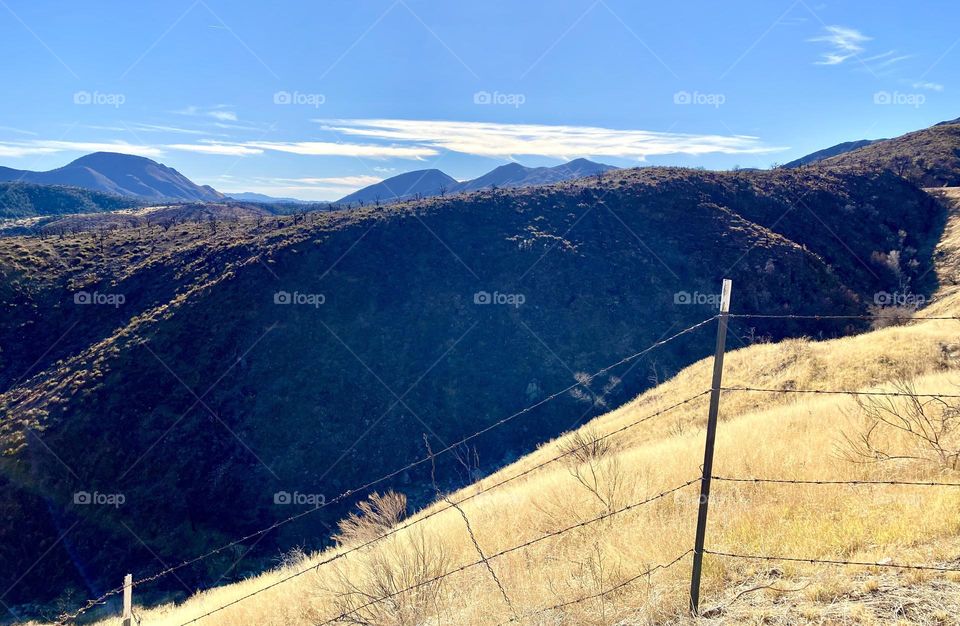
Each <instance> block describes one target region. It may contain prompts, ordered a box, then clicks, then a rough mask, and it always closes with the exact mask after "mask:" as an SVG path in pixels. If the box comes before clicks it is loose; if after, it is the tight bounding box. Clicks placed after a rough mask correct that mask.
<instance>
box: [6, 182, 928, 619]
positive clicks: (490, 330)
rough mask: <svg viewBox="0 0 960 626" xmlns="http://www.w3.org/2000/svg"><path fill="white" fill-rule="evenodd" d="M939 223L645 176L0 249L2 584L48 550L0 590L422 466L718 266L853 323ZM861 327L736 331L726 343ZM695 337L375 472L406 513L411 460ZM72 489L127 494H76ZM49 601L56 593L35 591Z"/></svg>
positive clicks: (611, 402) (816, 196)
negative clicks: (101, 497) (403, 500)
mask: <svg viewBox="0 0 960 626" xmlns="http://www.w3.org/2000/svg"><path fill="white" fill-rule="evenodd" d="M798 199H799V200H798ZM942 227H943V209H942V208H941V206H940V205H939V204H938V203H937V202H935V201H934V200H933V199H932V198H931V197H930V196H928V195H927V194H925V193H924V192H923V191H921V190H920V189H917V188H916V187H915V186H914V185H912V184H911V183H909V182H908V181H906V180H904V179H903V178H901V177H898V176H896V175H894V174H892V173H890V172H886V171H879V172H875V171H868V170H863V171H854V170H852V169H851V168H841V169H840V170H836V171H835V170H833V169H830V168H821V169H817V168H804V169H801V170H776V171H773V172H702V171H695V170H686V169H675V168H645V169H640V170H618V171H614V172H610V173H608V174H607V175H605V176H604V177H603V178H602V179H599V178H597V177H590V178H582V179H579V180H576V181H573V182H564V183H558V184H555V185H552V186H543V187H524V188H518V189H508V190H504V191H499V192H497V193H493V192H478V193H471V194H464V195H457V196H454V197H447V198H428V199H425V200H422V201H417V202H405V203H398V204H394V205H390V206H385V207H373V206H369V205H368V206H366V207H364V208H361V209H351V210H347V211H331V212H315V213H308V214H303V215H293V216H289V217H281V218H274V219H270V220H264V221H259V222H258V221H256V220H247V221H240V222H236V223H230V224H219V225H218V226H217V227H216V228H212V227H211V226H210V225H209V224H208V223H207V222H203V221H201V222H200V223H197V222H180V223H177V224H175V225H171V226H169V227H168V228H164V227H163V226H162V225H155V226H153V227H151V228H145V229H132V228H131V229H119V230H116V231H110V232H107V233H102V234H100V233H98V234H92V233H78V234H68V235H66V236H65V237H63V238H62V239H61V238H46V239H37V238H23V237H13V238H7V239H3V240H0V300H2V302H3V303H5V304H6V305H7V306H8V314H7V315H5V316H4V317H3V318H2V319H0V346H3V351H2V352H0V389H2V390H3V392H2V395H0V410H2V415H3V419H2V421H0V442H2V444H3V448H4V451H5V454H4V456H3V457H2V459H0V481H2V482H0V504H2V506H3V509H4V511H5V519H7V520H8V521H7V523H6V524H5V525H4V526H3V528H2V529H0V533H2V535H3V541H0V545H2V546H5V553H4V554H0V558H2V559H4V561H5V562H7V563H10V564H11V567H10V568H5V569H4V572H14V571H17V572H19V571H24V570H25V569H27V567H26V566H27V565H28V564H29V563H32V562H35V561H37V558H38V557H39V556H40V552H41V551H43V550H46V549H47V548H49V555H48V558H45V559H43V560H42V561H41V562H40V564H39V565H37V566H36V567H34V568H33V569H31V570H29V571H28V573H27V574H26V575H25V576H24V578H23V579H22V580H21V581H20V583H19V584H18V585H17V587H16V590H15V593H12V594H11V596H10V597H8V598H7V600H8V601H9V602H13V603H24V602H28V601H32V602H37V601H43V602H60V603H61V604H63V603H69V598H72V597H76V596H86V595H88V594H89V593H91V592H96V591H98V590H102V589H103V588H104V587H105V586H107V585H112V584H113V583H114V581H113V580H112V578H111V576H115V572H116V571H117V570H118V568H128V567H129V568H134V567H136V568H137V569H138V571H140V569H141V568H143V564H144V563H148V564H149V563H153V562H155V561H154V559H155V558H159V559H161V560H162V561H164V562H172V561H179V560H181V559H184V558H189V557H191V556H194V555H196V554H200V553H202V552H204V551H206V550H207V549H209V548H210V547H212V546H213V545H216V544H218V543H221V542H223V541H224V539H229V538H233V537H237V536H242V535H244V534H245V533H247V532H249V531H251V530H253V529H256V528H261V527H263V526H265V525H269V524H270V523H271V522H272V521H275V520H276V519H278V518H281V517H286V516H287V515H289V514H291V513H293V512H295V511H296V510H300V509H298V508H296V507H293V508H291V507H290V506H289V505H284V504H283V503H281V504H277V502H276V499H275V498H276V494H278V493H281V492H285V493H290V494H313V495H314V496H316V495H317V494H324V495H326V496H330V495H332V494H338V493H340V492H342V491H344V490H346V489H348V488H351V487H353V486H355V485H357V484H362V483H364V482H365V481H367V480H369V479H371V478H373V477H375V476H379V475H381V474H383V473H385V472H387V471H389V470H391V469H394V468H395V467H396V466H397V465H398V464H402V463H404V462H407V461H410V460H411V459H415V458H420V457H421V456H422V455H423V454H424V452H425V445H430V446H432V447H433V448H442V447H443V446H444V444H445V442H450V441H455V440H456V439H457V438H458V437H461V436H462V435H463V434H464V433H466V432H472V431H475V430H477V429H478V428H482V427H483V426H484V425H488V424H492V423H493V422H495V421H496V420H498V419H500V418H502V417H503V416H504V415H509V414H511V413H513V412H515V411H517V410H519V409H520V408H522V407H524V406H527V405H529V404H532V403H535V402H537V401H538V400H539V399H542V398H544V397H546V396H547V395H549V394H550V393H552V392H553V391H555V390H557V389H562V388H564V387H566V386H568V385H570V384H571V383H572V382H574V381H576V380H578V377H580V376H582V372H588V371H595V370H596V369H597V368H599V367H601V366H604V365H607V364H609V363H611V362H614V361H616V360H617V359H619V358H622V357H623V355H624V354H627V353H631V352H635V351H636V350H639V349H640V348H642V347H644V346H647V345H649V344H651V343H653V342H655V341H657V340H658V339H660V338H662V337H664V336H667V335H669V334H670V333H671V332H676V330H679V329H680V328H683V327H685V326H687V325H690V324H692V323H695V322H697V321H699V320H702V319H704V318H705V317H708V316H709V315H711V314H712V310H711V308H710V306H709V303H710V302H711V299H710V294H713V293H714V290H715V289H716V285H717V284H718V282H719V278H720V277H722V276H724V275H730V276H732V277H733V278H734V280H735V281H736V282H737V284H738V285H740V286H739V287H738V302H740V303H742V306H744V307H748V308H750V309H754V310H766V311H771V310H773V311H790V312H797V313H803V312H812V311H823V310H830V311H834V312H838V313H850V314H853V313H858V312H863V311H865V310H867V308H868V306H869V305H870V304H871V303H872V302H873V300H874V294H876V293H877V292H879V291H891V290H894V289H896V288H899V286H901V285H903V284H907V285H910V288H911V289H912V290H914V291H915V292H916V293H919V294H928V293H930V291H931V290H932V289H934V288H935V286H936V285H935V282H934V280H933V276H932V275H931V274H930V273H929V272H927V271H926V270H927V268H929V267H930V265H931V262H932V261H931V258H932V254H933V250H934V245H935V243H936V242H937V240H938V239H939V237H940V233H941V232H942ZM838 240H840V241H843V242H844V243H845V246H840V245H838ZM728 268H729V269H728ZM78 294H79V295H78ZM862 328H864V324H863V323H860V322H857V321H849V320H847V321H829V320H825V321H820V322H817V323H813V324H811V323H809V322H808V323H800V322H797V323H787V324H783V323H766V322H764V321H762V320H761V321H758V323H757V324H755V325H754V327H753V328H752V329H751V330H749V332H748V333H747V335H746V336H745V337H744V339H742V340H743V341H746V342H750V341H752V339H750V338H749V337H766V336H769V337H770V338H771V339H774V340H776V339H779V338H782V337H788V336H792V335H795V334H813V335H817V336H824V337H829V336H837V335H844V334H848V333H850V332H854V331H856V330H858V329H862ZM745 332H746V331H745ZM49 337H61V339H60V340H59V341H58V342H57V343H56V344H55V345H53V346H50V345H49V342H48V341H45V340H44V338H49ZM711 349H712V346H711V341H710V339H709V337H702V336H698V337H694V336H691V337H685V338H682V339H680V340H678V341H676V342H674V343H672V344H671V346H670V348H669V349H667V350H665V351H663V352H661V353H658V354H657V355H656V358H655V360H654V359H644V360H642V361H640V362H638V363H637V364H636V367H635V368H622V369H620V370H617V371H610V372H607V373H606V374H605V375H604V376H602V377H601V378H599V379H597V380H596V381H595V383H594V384H592V385H589V386H587V387H585V388H583V389H578V390H577V393H573V394H564V395H563V396H562V397H561V398H559V399H558V400H557V401H555V402H554V403H551V406H550V409H549V410H548V411H547V410H541V411H532V412H530V413H529V415H526V416H525V419H524V420H523V421H522V422H521V423H518V424H517V425H516V427H515V428H511V429H504V430H498V431H497V432H496V433H491V436H490V437H488V438H486V439H485V440H484V441H482V442H477V444H476V445H475V446H471V447H470V449H469V450H464V451H463V452H462V454H460V455H458V456H457V459H446V460H444V461H442V462H441V461H438V463H437V464H436V467H435V468H433V472H431V471H430V468H428V467H420V468H418V469H416V470H410V471H407V472H404V473H402V474H400V475H397V476H396V477H395V480H394V481H393V486H394V487H395V488H398V489H402V490H403V491H404V492H405V493H406V494H407V495H408V497H409V499H410V503H411V505H412V506H419V505H422V504H425V503H427V502H429V501H430V500H431V499H432V498H433V497H434V494H435V491H434V486H433V484H432V482H433V481H432V480H431V478H430V476H431V473H432V474H433V476H434V477H435V480H436V481H437V487H439V488H440V489H442V490H449V489H455V488H458V487H460V486H463V485H465V484H469V483H470V482H472V481H473V480H474V479H475V478H476V477H477V476H478V475H481V474H483V473H485V472H488V471H491V470H493V469H495V468H497V467H500V466H502V465H504V464H506V463H509V462H511V461H513V460H514V459H516V458H518V457H519V456H520V455H522V454H524V453H526V452H529V451H531V450H532V449H533V448H534V447H535V446H536V445H537V444H538V443H539V442H542V441H543V440H545V439H548V438H550V437H552V436H555V435H558V434H560V433H562V432H564V431H566V430H568V429H569V428H570V427H571V426H573V425H575V424H577V423H580V422H581V421H583V420H586V419H589V418H590V417H592V416H595V415H599V414H602V413H604V412H606V411H607V410H608V409H609V408H612V407H615V406H618V405H620V404H622V403H623V402H625V401H627V400H628V399H630V398H632V397H634V396H636V395H637V394H638V393H640V392H642V391H643V390H645V389H646V388H648V387H649V386H650V385H651V380H662V379H664V378H665V377H669V376H670V375H671V374H673V373H675V372H677V371H679V370H680V369H681V368H683V367H684V366H686V365H689V364H690V363H692V362H694V361H696V360H697V359H699V358H701V357H703V356H705V355H706V354H707V353H708V352H709V351H710V350H711ZM507 364H509V365H507ZM198 398H199V399H198ZM424 438H426V439H424ZM91 442H96V444H91ZM91 445H96V446H97V454H96V455H91V454H90V447H91ZM65 467H67V468H69V471H67V470H65V469H64V468H65ZM78 492H85V493H91V494H92V493H99V494H118V493H119V494H123V496H124V501H125V502H126V503H128V504H129V506H126V505H125V506H123V507H90V506H83V505H77V504H76V503H75V502H74V494H76V493H78ZM317 497H319V496H317ZM345 511H346V509H345V508H344V506H332V507H330V508H329V509H325V510H324V512H323V514H320V515H315V516H312V517H310V518H309V519H304V520H302V521H300V522H297V523H293V524H290V525H287V526H284V527H283V528H282V529H281V530H278V532H276V533H274V534H271V536H269V537H265V538H264V539H263V541H260V542H258V544H257V545H256V546H255V547H254V546H252V545H251V546H249V547H251V548H254V549H253V551H252V552H250V553H249V554H246V556H242V555H243V554H245V552H242V553H239V554H235V555H230V554H222V555H220V556H218V557H217V558H214V559H211V560H208V561H205V562H204V563H202V564H201V565H200V566H197V567H191V568H187V569H184V570H181V571H180V572H179V573H178V575H179V578H180V580H182V581H184V582H185V583H187V584H188V586H189V587H193V586H195V585H201V584H209V583H210V582H212V581H214V580H217V579H221V581H223V580H231V579H233V578H235V577H242V576H245V575H247V574H250V573H252V572H257V571H260V570H261V569H262V568H263V567H264V566H265V565H266V564H267V563H268V562H269V560H270V559H271V558H272V555H273V554H275V552H276V550H277V549H279V548H280V547H288V546H290V545H294V544H302V543H304V542H305V541H306V543H307V545H306V547H307V548H317V547H320V546H322V545H323V542H324V538H325V537H329V536H330V532H331V531H330V525H331V524H332V523H333V522H335V521H336V520H337V519H339V518H340V517H341V516H342V515H343V514H344V513H345ZM121 522H122V523H121ZM64 525H66V527H70V528H71V532H70V534H69V539H68V540H65V541H64V542H62V543H59V544H52V543H51V542H54V541H55V540H56V538H57V537H59V536H60V534H61V532H62V529H63V528H64V527H65V526H64ZM131 529H132V530H133V531H134V532H135V534H136V537H134V536H132V535H131V534H130V530H131ZM141 541H142V542H143V543H141ZM51 546H52V547H51ZM238 558H239V562H237V563H235V561H237V559H238ZM234 563H235V566H234ZM4 575H5V574H4ZM224 576H225V578H222V577H224ZM12 582H13V581H12V580H8V579H7V578H2V579H0V585H7V586H9V585H10V584H11V583H12ZM52 588H56V589H60V590H62V593H61V597H59V599H58V598H51V597H41V596H42V594H43V590H49V589H52ZM143 593H149V592H147V591H146V590H145V591H144V592H143ZM154 593H157V594H161V595H158V596H156V597H157V598H158V599H159V598H162V597H164V596H163V595H162V594H166V593H174V594H176V593H177V589H176V587H171V586H160V587H159V588H158V589H156V590H155V591H154Z"/></svg>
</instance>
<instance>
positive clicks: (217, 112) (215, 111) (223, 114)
mask: <svg viewBox="0 0 960 626" xmlns="http://www.w3.org/2000/svg"><path fill="white" fill-rule="evenodd" d="M171 113H173V114H174V115H185V116H187V117H209V118H212V119H215V120H217V121H219V122H237V121H239V117H238V116H237V114H236V112H234V111H232V110H231V107H230V106H229V105H226V104H218V105H215V106H212V107H200V106H196V105H190V106H188V107H184V108H182V109H177V110H176V111H171Z"/></svg>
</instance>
